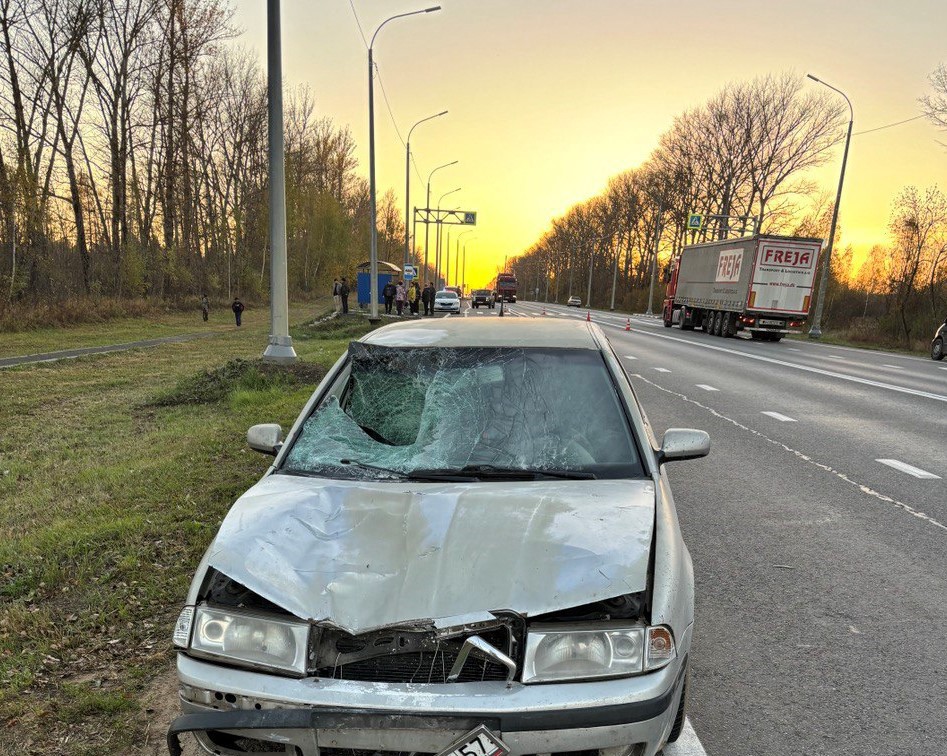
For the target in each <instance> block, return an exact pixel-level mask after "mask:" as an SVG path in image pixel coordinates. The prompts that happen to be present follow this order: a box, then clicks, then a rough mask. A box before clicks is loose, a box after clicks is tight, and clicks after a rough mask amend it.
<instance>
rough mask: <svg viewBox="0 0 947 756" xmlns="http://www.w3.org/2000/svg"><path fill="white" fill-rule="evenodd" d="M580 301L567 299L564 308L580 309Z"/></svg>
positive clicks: (576, 298) (571, 298)
mask: <svg viewBox="0 0 947 756" xmlns="http://www.w3.org/2000/svg"><path fill="white" fill-rule="evenodd" d="M581 306H582V300H581V299H579V298H578V297H569V301H568V302H566V307H581Z"/></svg>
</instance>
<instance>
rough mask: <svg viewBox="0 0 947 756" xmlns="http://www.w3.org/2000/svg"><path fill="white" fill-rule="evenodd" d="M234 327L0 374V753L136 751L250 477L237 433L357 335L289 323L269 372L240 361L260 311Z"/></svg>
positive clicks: (292, 398) (357, 330)
mask: <svg viewBox="0 0 947 756" xmlns="http://www.w3.org/2000/svg"><path fill="white" fill-rule="evenodd" d="M307 309H309V308H307ZM307 309H302V308H296V309H294V310H293V312H292V313H291V318H292V320H293V321H294V322H301V321H303V320H304V319H305V318H306V317H307V316H309V315H311V309H309V311H308V312H307ZM247 316H248V317H247V318H246V319H245V321H244V327H243V328H241V329H239V330H237V329H235V328H234V329H231V330H228V331H226V332H223V333H221V334H220V336H219V337H218V338H214V339H199V340H196V341H191V342H187V343H181V344H167V345H162V346H160V347H155V348H152V349H147V350H134V351H130V352H123V353H115V354H109V355H100V356H94V357H84V358H80V359H78V360H69V361H63V362H59V363H51V364H41V365H34V366H26V367H22V368H14V369H10V370H5V371H2V372H0V393H2V394H3V396H5V397H7V398H8V399H7V401H5V402H2V403H0V424H2V427H3V428H4V429H5V433H4V434H3V436H2V438H0V536H2V537H0V570H2V575H3V579H2V581H0V721H2V722H3V723H4V727H3V728H0V753H37V754H39V753H42V754H64V755H65V756H74V755H79V754H82V755H84V756H93V755H97V754H102V755H103V756H104V754H110V755H111V754H116V753H128V752H130V751H131V750H132V748H133V746H135V745H136V744H138V743H140V742H141V740H142V738H143V736H144V732H143V729H144V721H145V720H144V718H143V711H142V705H141V703H140V701H141V700H142V695H143V692H144V691H145V689H146V688H147V687H148V685H149V684H150V681H151V680H152V679H153V678H154V676H155V675H156V674H157V673H158V672H159V671H163V670H166V669H167V668H168V665H169V664H170V661H171V659H172V656H173V655H172V652H171V647H170V641H169V639H170V633H171V628H172V625H173V622H174V619H175V617H176V615H177V612H178V610H179V607H180V605H181V601H182V600H183V598H184V596H185V594H186V591H187V586H188V583H189V580H190V577H191V575H192V573H193V570H194V568H195V567H196V565H197V563H198V560H199V559H200V556H201V554H202V553H203V551H204V549H205V548H206V546H207V544H208V543H209V541H210V539H211V538H212V537H213V535H214V533H215V532H216V530H217V528H218V526H219V524H220V521H221V519H222V518H223V516H224V514H225V513H226V511H227V509H228V507H229V506H230V504H231V503H232V502H233V500H234V499H235V498H236V497H237V496H239V495H240V493H242V492H243V491H244V490H246V488H248V487H249V486H250V485H252V483H253V482H254V481H255V480H256V479H257V478H258V477H259V475H261V474H262V473H263V471H264V470H265V469H266V467H267V464H268V458H265V457H263V456H261V455H258V454H255V453H253V452H251V451H250V450H248V449H247V447H246V444H245V442H244V434H245V432H246V429H247V427H248V426H250V425H252V424H254V423H259V422H279V423H282V424H283V425H284V427H287V426H289V425H290V424H291V423H292V421H293V420H294V418H295V415H296V414H297V413H298V411H299V409H300V408H301V407H302V405H303V403H304V402H305V400H306V399H307V398H308V396H309V395H310V394H311V392H312V390H313V388H314V386H315V384H316V383H317V382H318V380H319V378H320V377H321V376H322V375H323V374H324V371H325V370H326V369H327V368H328V367H329V366H330V365H331V364H332V363H333V362H334V361H335V360H336V359H337V357H338V355H339V354H341V352H342V351H343V350H344V349H345V347H346V345H347V343H348V341H349V340H351V339H352V338H355V337H357V336H358V335H361V334H362V333H364V332H366V331H367V330H369V328H370V326H369V325H368V323H367V321H365V320H363V319H361V318H347V319H345V322H344V323H336V322H335V321H328V324H326V325H323V326H319V325H310V326H305V330H306V331H307V333H309V338H299V339H297V340H296V341H295V346H296V350H297V352H298V354H299V356H300V363H299V364H298V365H297V366H294V368H293V369H292V370H289V371H283V370H279V369H275V368H272V367H271V366H268V365H263V364H262V363H260V362H259V360H258V359H257V358H258V357H259V355H260V353H261V351H262V348H263V346H264V345H265V343H266V335H267V332H268V321H267V318H266V317H265V316H266V313H265V312H261V311H250V312H248V313H247ZM297 330H298V329H297ZM300 333H301V331H300ZM101 335H102V337H103V338H114V336H113V335H109V334H108V333H103V334H101ZM5 338H6V337H0V340H2V339H5ZM109 343H111V342H109ZM151 737H152V738H153V737H154V733H152V734H151Z"/></svg>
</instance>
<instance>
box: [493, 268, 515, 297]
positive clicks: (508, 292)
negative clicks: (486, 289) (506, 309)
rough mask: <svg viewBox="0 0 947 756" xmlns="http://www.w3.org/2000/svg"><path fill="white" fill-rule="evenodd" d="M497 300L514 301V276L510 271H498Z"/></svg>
mask: <svg viewBox="0 0 947 756" xmlns="http://www.w3.org/2000/svg"><path fill="white" fill-rule="evenodd" d="M497 301H499V302H515V301H516V276H514V275H513V274H512V273H500V274H499V275H498V276H497Z"/></svg>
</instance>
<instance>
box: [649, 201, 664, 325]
mask: <svg viewBox="0 0 947 756" xmlns="http://www.w3.org/2000/svg"><path fill="white" fill-rule="evenodd" d="M663 212H664V200H663V199H660V200H658V214H657V216H656V217H655V219H654V255H652V257H651V286H650V287H649V288H648V311H647V312H646V313H645V315H653V314H654V312H653V311H652V305H653V302H654V278H655V275H657V269H658V246H659V245H660V244H661V214H662V213H663Z"/></svg>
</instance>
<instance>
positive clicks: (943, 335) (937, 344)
mask: <svg viewBox="0 0 947 756" xmlns="http://www.w3.org/2000/svg"><path fill="white" fill-rule="evenodd" d="M945 340H947V320H945V321H944V324H943V325H942V326H941V327H940V328H938V329H937V333H935V334H934V339H933V340H932V341H931V359H932V360H942V359H944V341H945Z"/></svg>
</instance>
